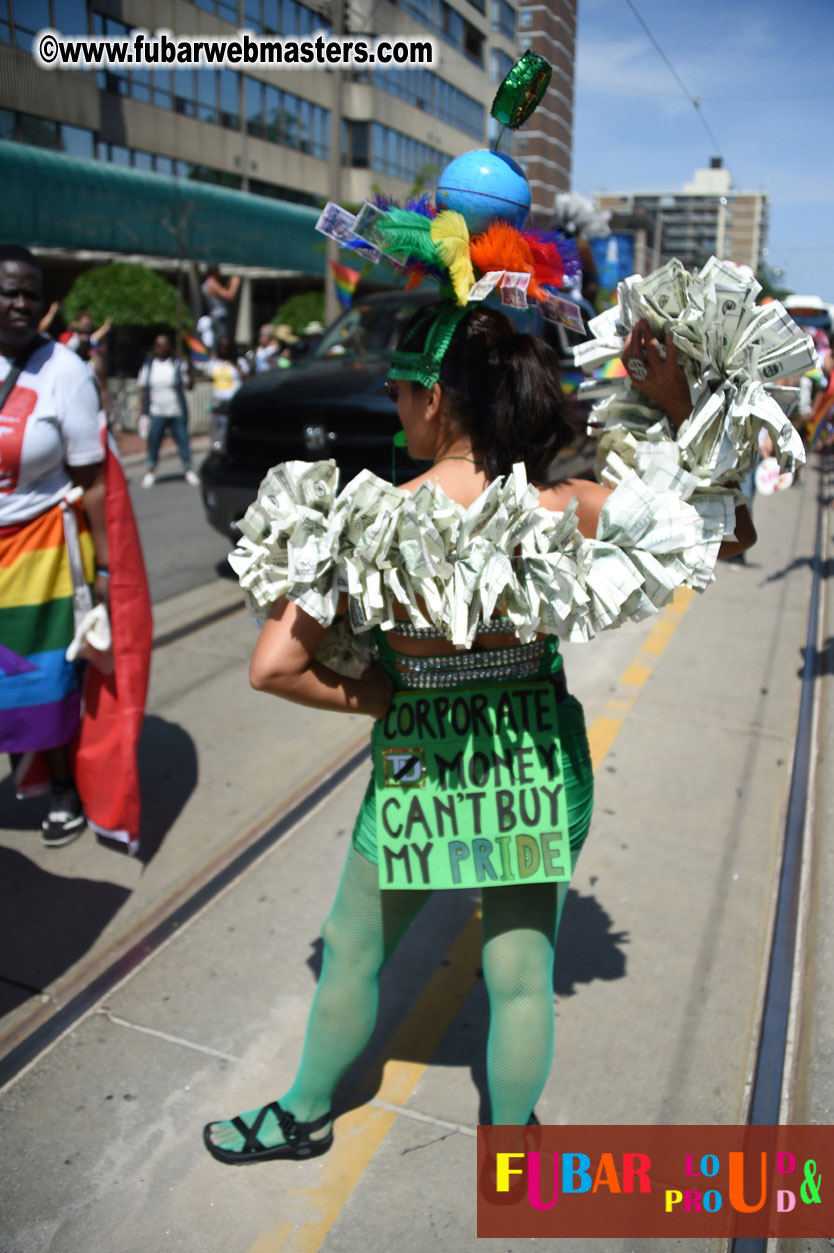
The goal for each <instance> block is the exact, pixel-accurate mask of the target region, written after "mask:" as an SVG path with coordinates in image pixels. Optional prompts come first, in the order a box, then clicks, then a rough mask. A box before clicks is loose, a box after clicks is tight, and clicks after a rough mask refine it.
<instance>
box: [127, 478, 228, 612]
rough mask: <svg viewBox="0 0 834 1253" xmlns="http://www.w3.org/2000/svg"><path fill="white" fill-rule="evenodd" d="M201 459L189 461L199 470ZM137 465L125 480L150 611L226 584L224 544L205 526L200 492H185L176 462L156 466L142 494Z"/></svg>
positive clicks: (226, 549) (188, 490)
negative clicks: (184, 595) (205, 587)
mask: <svg viewBox="0 0 834 1253" xmlns="http://www.w3.org/2000/svg"><path fill="white" fill-rule="evenodd" d="M201 456H202V454H196V455H195V457H194V464H195V466H197V465H199V462H200V459H201ZM144 472H145V466H144V465H143V464H141V463H140V464H137V465H129V466H128V467H127V478H128V482H129V483H130V496H131V500H132V502H133V509H134V513H135V514H136V522H137V524H138V527H139V534H140V536H141V539H142V550H143V552H144V555H145V568H146V569H147V572H148V580H149V582H150V587H151V600H152V601H153V603H154V604H155V605H158V604H160V603H161V602H162V601H166V600H170V599H171V598H172V597H173V596H179V595H180V594H181V593H183V592H189V591H191V590H192V589H193V588H197V587H202V586H203V585H204V584H209V583H214V582H216V581H217V580H218V579H222V580H224V581H225V580H232V579H233V577H234V576H233V574H232V571H231V569H230V567H229V565H228V563H227V561H226V557H227V555H228V552H229V544H228V542H227V541H226V540H225V539H224V538H223V536H222V535H219V534H218V533H217V531H215V530H213V528H212V527H210V526H209V524H208V521H207V520H206V515H205V511H204V510H203V503H202V500H201V498H200V489H199V488H198V487H190V486H189V485H188V484H187V483H186V481H185V479H184V478H183V475H182V467H181V466H180V462H179V458H178V457H176V456H175V457H166V458H164V459H163V460H161V461H160V463H159V466H158V470H157V480H156V483H155V484H154V486H153V487H151V488H142V487H141V486H140V483H141V481H142V475H143V474H144Z"/></svg>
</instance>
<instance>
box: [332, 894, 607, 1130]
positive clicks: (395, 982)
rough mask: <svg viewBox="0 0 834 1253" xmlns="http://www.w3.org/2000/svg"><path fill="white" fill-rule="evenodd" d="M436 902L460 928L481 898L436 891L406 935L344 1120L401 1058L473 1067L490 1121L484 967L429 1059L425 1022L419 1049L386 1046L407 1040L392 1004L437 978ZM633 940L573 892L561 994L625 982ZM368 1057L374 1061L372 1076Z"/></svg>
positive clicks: (558, 985)
mask: <svg viewBox="0 0 834 1253" xmlns="http://www.w3.org/2000/svg"><path fill="white" fill-rule="evenodd" d="M452 896H454V897H456V898H457V900H456V901H455V902H454V903H453V902H452V901H451V900H449V898H451V897H452ZM438 898H446V899H447V900H449V904H450V906H451V907H452V908H453V909H454V910H455V911H456V912H459V913H460V926H461V927H462V926H463V924H464V922H465V921H466V919H467V918H468V916H469V914H471V911H472V907H473V904H474V903H475V899H476V898H475V897H474V896H470V897H469V898H467V894H464V893H460V894H459V893H449V892H436V893H435V896H434V900H433V901H432V902H431V903H430V904H429V906H428V907H427V908H426V909H425V910H424V911H423V916H421V917H420V918H419V919H418V920H417V922H415V923H414V924H413V928H412V930H411V932H410V933H409V934H407V935H406V936H405V937H404V939H403V942H402V943H401V945H400V947H399V949H398V950H397V952H396V953H395V954H394V956H393V957H392V959H391V961H390V962H389V963H388V965H387V966H386V968H385V971H384V974H383V978H382V981H381V988H380V1021H379V1023H378V1025H377V1029H376V1031H375V1032H374V1035H373V1037H372V1039H371V1041H370V1044H369V1045H368V1047H367V1049H366V1050H365V1052H364V1053H363V1054H362V1056H361V1057H360V1058H359V1060H358V1061H357V1062H356V1063H355V1064H354V1065H353V1066H352V1067H351V1069H350V1070H349V1071H348V1072H347V1074H346V1075H345V1077H344V1079H343V1080H342V1082H341V1084H340V1085H339V1089H338V1091H337V1093H336V1099H335V1101H334V1103H333V1106H334V1110H336V1111H337V1113H338V1114H343V1113H346V1112H347V1111H348V1110H350V1109H355V1108H356V1107H357V1106H359V1105H363V1104H365V1103H366V1102H367V1101H369V1100H370V1099H371V1098H372V1097H374V1096H375V1095H376V1093H377V1092H378V1091H379V1088H380V1085H381V1082H382V1072H383V1068H384V1066H385V1063H386V1061H388V1060H389V1059H391V1058H394V1057H396V1059H397V1060H399V1061H409V1062H418V1063H423V1064H434V1065H437V1066H466V1067H469V1069H470V1072H471V1074H472V1082H473V1084H474V1085H475V1087H476V1089H477V1091H478V1093H479V1097H480V1108H479V1114H478V1121H479V1122H489V1117H490V1115H489V1097H488V1093H487V1082H486V1040H487V1032H488V1030H489V1003H488V999H487V992H486V987H485V985H484V980H483V975H482V971H481V970H480V968H478V969H477V970H474V971H473V986H472V991H471V993H470V995H469V996H467V997H466V999H465V1001H464V1002H463V1004H462V1005H461V1009H460V1011H459V1013H458V1015H457V1017H456V1019H455V1022H454V1026H453V1029H452V1030H450V1031H448V1032H447V1034H446V1035H445V1036H444V1038H443V1040H442V1041H441V1043H440V1045H439V1047H438V1048H437V1049H436V1050H435V1051H434V1052H433V1054H432V1055H431V1056H425V1050H424V1049H422V1048H421V1047H420V1029H419V1024H418V1025H417V1028H416V1031H415V1032H414V1041H413V1042H414V1047H398V1048H397V1051H396V1052H392V1051H391V1050H390V1048H389V1046H388V1041H389V1040H390V1037H391V1035H392V1034H393V1032H397V1035H398V1042H399V1046H402V1044H403V1036H402V1034H401V1033H400V1032H399V1031H398V1030H397V1028H398V1025H399V1024H398V1014H397V1011H396V1009H394V1012H393V1014H392V1013H391V1012H388V1013H386V1000H389V1001H390V1000H400V1001H401V1002H402V998H403V996H405V997H406V998H408V1001H409V1003H410V1002H412V1001H413V1000H415V999H416V998H417V996H418V995H419V993H420V990H421V988H422V986H423V984H424V983H425V981H426V980H427V979H428V978H429V977H430V976H431V975H432V974H433V973H434V969H435V966H434V964H432V961H433V958H434V960H435V961H436V955H435V954H434V953H433V951H432V945H431V937H432V931H433V923H432V912H431V911H432V905H433V906H434V907H435V908H438V907H442V905H443V902H442V900H441V902H440V906H438ZM628 939H629V937H628V933H627V932H625V931H615V930H614V929H613V919H612V918H611V916H610V915H609V914H608V913H607V912H606V910H605V909H604V908H603V906H602V905H601V904H600V903H599V901H598V900H597V898H596V897H595V896H590V895H589V896H584V895H582V894H581V893H579V892H576V891H573V890H571V891H569V892H568V898H567V901H566V902H565V908H564V913H563V917H562V923H561V927H560V931H559V940H558V944H557V948H556V962H555V969H554V977H553V988H554V992H555V994H556V996H557V997H568V996H573V995H574V993H575V991H576V987H577V985H578V984H588V983H593V982H594V981H595V980H597V979H603V980H605V981H611V980H614V979H622V978H625V974H626V957H625V953H624V952H623V947H624V946H625V945H626V944H628ZM320 943H321V942H320V941H317V942H316V943H314V944H313V945H312V948H313V952H312V954H311V956H310V957H309V958H308V965H309V966H310V967H311V969H314V970H315V972H316V977H318V969H317V967H318V964H319V963H318V961H317V959H318V958H319V957H320ZM409 950H411V952H410V956H409ZM420 953H425V957H426V961H425V963H421V962H420V961H419V955H420ZM415 955H416V956H417V957H418V961H417V962H415V961H414V958H415ZM409 985H410V989H409ZM407 1010H408V1006H407V1005H401V1010H400V1012H401V1013H402V1012H405V1013H407ZM369 1058H373V1062H372V1065H371V1068H370V1070H369V1068H368V1059H369Z"/></svg>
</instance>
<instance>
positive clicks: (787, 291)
mask: <svg viewBox="0 0 834 1253" xmlns="http://www.w3.org/2000/svg"><path fill="white" fill-rule="evenodd" d="M756 278H757V279H758V280H759V282H760V283H761V285H762V290H761V295H760V296H759V300H761V299H762V297H764V296H771V297H772V298H773V299H774V300H784V299H785V297H786V296H792V295H793V288H792V287H785V286H784V285H783V284H784V278H785V276H784V274H783V273H782V271H781V270H779V269H775V268H774V267H773V266H771V265H767V264H766V263H765V262H762V264H761V265H760V266H759V268H758V270H757V271H756Z"/></svg>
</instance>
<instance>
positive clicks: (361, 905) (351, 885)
mask: <svg viewBox="0 0 834 1253" xmlns="http://www.w3.org/2000/svg"><path fill="white" fill-rule="evenodd" d="M566 894H567V884H558V885H557V884H548V883H543V884H534V885H531V886H519V887H504V888H490V889H488V890H486V891H485V892H484V894H483V936H484V950H483V969H484V978H485V981H486V987H487V992H488V994H489V1004H490V1028H489V1038H488V1041H487V1082H488V1086H489V1096H490V1102H491V1105H492V1122H493V1124H523V1123H526V1122H527V1120H528V1118H529V1117H530V1114H531V1113H532V1111H533V1107H534V1106H535V1103H536V1101H537V1100H538V1098H539V1095H540V1094H541V1091H542V1089H543V1087H544V1085H545V1082H546V1080H547V1076H548V1074H549V1072H550V1067H551V1063H552V1060H553V1039H554V1010H553V947H554V943H555V939H556V932H557V929H558V925H559V918H560V916H561V911H562V905H563V903H564V899H565V896H566ZM429 895H430V893H429V892H403V891H399V892H398V891H385V892H382V891H381V890H380V888H379V881H378V875H377V867H376V866H375V865H373V864H372V863H371V862H369V861H368V860H367V858H365V857H363V856H362V854H361V853H358V852H357V851H356V850H355V849H354V848H351V849H350V851H349V853H348V857H347V861H346V862H345V867H344V870H343V872H342V878H341V882H340V884H339V890H338V892H337V894H336V900H335V902H334V905H333V909H332V911H331V913H330V916H329V917H328V919H327V921H326V922H325V924H324V927H323V929H322V939H323V940H324V964H323V967H322V972H321V978H320V979H319V982H318V986H317V988H316V992H315V996H314V997H313V1004H312V1007H311V1009H310V1017H309V1019H308V1022H307V1032H306V1036H305V1039H304V1051H303V1053H302V1057H301V1064H300V1066H299V1068H298V1073H297V1074H296V1076H295V1080H294V1082H293V1084H292V1087H291V1088H290V1089H289V1090H288V1091H287V1092H285V1093H284V1095H283V1096H282V1097H281V1098H280V1102H281V1105H282V1106H283V1108H284V1109H287V1110H291V1111H292V1113H293V1114H294V1115H295V1117H296V1118H297V1119H298V1120H299V1121H300V1122H310V1121H312V1120H313V1119H316V1118H319V1117H321V1115H323V1114H325V1113H327V1111H328V1110H329V1109H330V1104H331V1100H332V1096H333V1092H334V1091H335V1089H336V1086H337V1084H338V1082H339V1080H340V1079H341V1077H342V1075H344V1074H345V1072H346V1071H347V1070H348V1068H349V1067H350V1066H351V1065H352V1064H353V1062H354V1061H355V1060H356V1058H357V1057H358V1056H359V1054H360V1053H361V1052H362V1050H363V1049H364V1048H365V1046H366V1045H367V1043H368V1041H369V1040H370V1038H371V1034H372V1032H373V1029H374V1025H375V1023H376V1015H377V1003H378V997H379V974H380V971H381V970H382V967H383V965H384V964H385V962H386V961H387V959H388V958H389V957H390V956H391V954H392V953H393V951H394V949H395V948H396V947H397V944H398V943H399V941H400V939H401V938H402V936H403V934H404V933H405V931H406V930H407V928H408V926H409V925H410V923H411V922H412V921H413V920H414V918H415V917H416V916H417V914H418V913H419V911H420V909H421V908H422V906H423V905H424V904H425V902H426V900H427V899H428V897H429ZM257 1112H258V1111H257V1110H250V1111H247V1113H244V1114H242V1115H241V1118H242V1119H243V1121H244V1122H246V1123H247V1124H249V1123H251V1121H252V1120H253V1119H254V1117H255V1115H256V1114H257ZM328 1132H329V1127H325V1128H323V1129H322V1131H321V1132H320V1133H319V1134H320V1135H326V1134H328ZM212 1138H213V1139H214V1141H215V1143H217V1144H219V1145H221V1146H222V1147H223V1148H226V1149H229V1150H231V1151H232V1152H235V1151H236V1150H237V1149H239V1148H240V1147H241V1146H242V1143H243V1141H242V1139H241V1136H240V1134H239V1132H238V1131H237V1130H236V1129H235V1128H234V1127H232V1126H231V1124H229V1123H226V1122H220V1123H215V1124H214V1129H213V1132H212ZM259 1139H260V1141H261V1143H262V1144H263V1145H264V1147H271V1146H272V1145H275V1144H280V1143H282V1142H283V1139H284V1137H283V1134H282V1132H281V1129H280V1127H279V1126H278V1124H277V1122H276V1121H275V1118H274V1116H273V1115H272V1114H271V1113H270V1114H267V1116H266V1118H265V1119H264V1122H263V1125H262V1127H261V1130H260V1132H259Z"/></svg>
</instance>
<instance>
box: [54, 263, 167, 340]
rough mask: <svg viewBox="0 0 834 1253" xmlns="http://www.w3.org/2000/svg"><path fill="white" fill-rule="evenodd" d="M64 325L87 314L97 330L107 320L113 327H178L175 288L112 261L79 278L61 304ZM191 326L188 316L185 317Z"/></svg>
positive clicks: (155, 276)
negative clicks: (83, 313)
mask: <svg viewBox="0 0 834 1253" xmlns="http://www.w3.org/2000/svg"><path fill="white" fill-rule="evenodd" d="M61 309H62V312H63V315H64V317H65V319H66V320H67V322H71V321H72V320H73V319H74V318H77V317H78V315H79V313H81V312H84V311H86V312H87V313H89V315H90V317H91V318H92V319H93V322H94V323H95V324H96V326H100V325H101V323H102V322H103V321H104V319H105V318H108V317H109V318H110V319H111V321H112V323H113V325H114V326H159V327H163V326H165V327H170V328H171V329H172V330H173V329H175V328H176V325H177V292H176V288H175V287H172V285H171V284H170V283H167V282H166V281H165V279H164V278H161V277H160V276H159V275H158V274H155V273H154V271H153V270H148V269H146V268H145V267H144V266H141V265H130V264H129V263H128V262H127V261H115V262H113V264H112V265H102V266H98V267H97V268H96V269H94V270H87V271H86V273H84V274H79V276H78V278H77V279H76V280H75V282H74V283H73V285H72V287H71V288H70V290H69V292H68V293H67V295H66V296H65V298H64V300H63V301H62V304H61ZM184 319H187V320H188V322H189V324H190V318H188V315H187V314H185V315H184Z"/></svg>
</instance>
